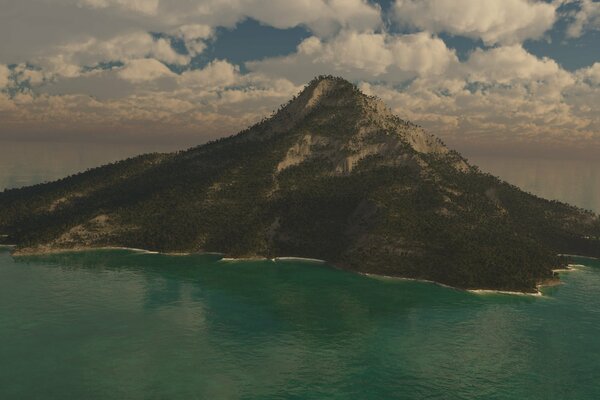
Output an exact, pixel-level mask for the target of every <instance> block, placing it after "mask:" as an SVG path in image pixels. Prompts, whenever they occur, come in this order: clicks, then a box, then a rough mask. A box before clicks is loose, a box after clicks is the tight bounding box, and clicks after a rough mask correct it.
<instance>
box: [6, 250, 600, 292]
mask: <svg viewBox="0 0 600 400" xmlns="http://www.w3.org/2000/svg"><path fill="white" fill-rule="evenodd" d="M3 247H6V248H14V247H16V245H11V244H3V245H0V248H3ZM95 250H126V251H131V252H134V253H140V254H161V255H166V256H171V257H181V256H191V255H195V254H197V255H216V256H223V255H225V253H221V252H214V251H213V252H202V253H200V252H199V253H192V252H167V253H164V252H160V251H155V250H147V249H140V248H135V247H125V246H102V247H76V248H72V249H44V250H43V251H42V250H40V249H39V248H38V249H30V251H27V250H25V251H19V250H16V251H12V252H11V253H10V254H11V256H12V257H30V256H43V255H48V254H62V253H83V252H86V251H95ZM563 256H570V257H580V258H587V259H593V260H596V258H594V257H586V256H578V255H564V254H563ZM244 261H272V262H278V261H283V262H285V261H300V262H310V263H315V264H328V263H327V261H325V260H321V259H317V258H307V257H287V256H282V257H274V258H267V257H260V256H257V257H239V258H237V257H222V258H220V259H219V260H217V262H225V263H227V262H244ZM329 265H331V266H332V267H333V268H336V269H340V270H344V271H350V272H353V273H357V274H359V275H363V276H366V277H369V278H375V279H377V278H383V279H393V280H401V281H413V282H423V283H429V284H434V285H437V286H440V287H444V288H447V289H454V290H459V291H463V292H469V293H473V294H477V295H489V294H503V295H516V296H533V297H542V296H543V293H542V292H541V291H540V289H541V288H543V287H551V286H558V285H560V284H562V282H561V281H560V280H556V281H552V282H550V281H548V282H542V283H539V284H537V285H536V291H535V292H517V291H510V290H496V289H464V288H460V287H456V286H450V285H447V284H444V283H441V282H436V281H432V280H428V279H419V278H407V277H401V276H389V275H378V274H372V273H367V272H359V271H352V270H349V269H346V268H341V267H339V266H336V265H333V264H329ZM581 266H582V265H581V264H568V265H567V268H557V269H553V270H552V272H558V273H561V272H573V271H577V268H574V267H581Z"/></svg>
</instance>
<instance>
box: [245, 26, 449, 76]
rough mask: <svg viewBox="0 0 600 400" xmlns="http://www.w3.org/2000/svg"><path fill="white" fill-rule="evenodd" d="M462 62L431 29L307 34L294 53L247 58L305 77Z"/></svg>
mask: <svg viewBox="0 0 600 400" xmlns="http://www.w3.org/2000/svg"><path fill="white" fill-rule="evenodd" d="M456 62H458V59H457V57H456V54H455V52H454V51H453V50H450V49H448V47H446V44H445V43H444V42H443V41H442V40H441V39H439V38H436V37H433V36H431V35H429V34H427V33H416V34H411V35H401V36H395V35H390V34H387V33H372V32H369V33H358V32H353V31H350V32H348V31H343V32H341V33H340V34H339V35H337V36H336V37H334V38H332V39H330V40H324V41H323V40H321V39H319V38H317V37H314V36H313V37H310V38H307V39H305V40H304V41H303V42H301V43H300V44H299V45H298V48H297V52H296V53H295V54H292V55H289V56H285V57H278V58H271V59H267V60H262V61H256V62H249V63H246V66H247V67H248V68H249V69H250V70H252V71H261V72H263V73H265V74H271V75H275V76H285V77H286V78H287V79H290V80H293V81H296V82H298V83H300V81H306V80H309V79H311V77H313V76H315V75H318V74H320V73H328V72H330V73H337V74H341V75H344V76H346V77H348V78H349V79H355V80H362V79H370V78H377V79H386V80H391V81H396V82H397V81H403V80H406V79H408V78H411V77H414V76H419V75H429V74H439V73H442V72H443V71H444V70H445V69H446V68H448V67H449V66H450V65H451V64H453V63H456Z"/></svg>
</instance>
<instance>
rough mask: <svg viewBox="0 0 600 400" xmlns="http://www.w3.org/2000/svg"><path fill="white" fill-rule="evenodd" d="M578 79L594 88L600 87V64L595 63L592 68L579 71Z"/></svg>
mask: <svg viewBox="0 0 600 400" xmlns="http://www.w3.org/2000/svg"><path fill="white" fill-rule="evenodd" d="M576 75H577V77H578V78H579V79H580V80H581V81H583V82H585V83H587V84H589V85H592V86H600V62H597V63H594V64H593V65H592V66H591V67H588V68H582V69H580V70H579V71H577V74H576Z"/></svg>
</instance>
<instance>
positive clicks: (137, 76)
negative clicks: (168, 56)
mask: <svg viewBox="0 0 600 400" xmlns="http://www.w3.org/2000/svg"><path fill="white" fill-rule="evenodd" d="M118 75H119V77H120V78H121V79H124V80H126V81H130V82H132V83H140V82H147V81H153V80H156V79H159V78H163V77H173V76H174V74H173V72H171V70H170V69H169V68H167V67H166V66H165V65H164V64H163V63H161V62H160V61H158V60H155V59H152V58H144V59H138V60H131V61H128V62H127V64H125V66H124V67H123V68H122V69H120V70H119V71H118Z"/></svg>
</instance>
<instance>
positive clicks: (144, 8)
mask: <svg viewBox="0 0 600 400" xmlns="http://www.w3.org/2000/svg"><path fill="white" fill-rule="evenodd" d="M158 1H159V0H81V1H80V2H79V5H80V6H89V7H92V8H108V7H111V6H116V7H119V8H123V9H125V10H131V11H135V12H140V13H142V14H150V15H154V14H156V12H157V11H158Z"/></svg>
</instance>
